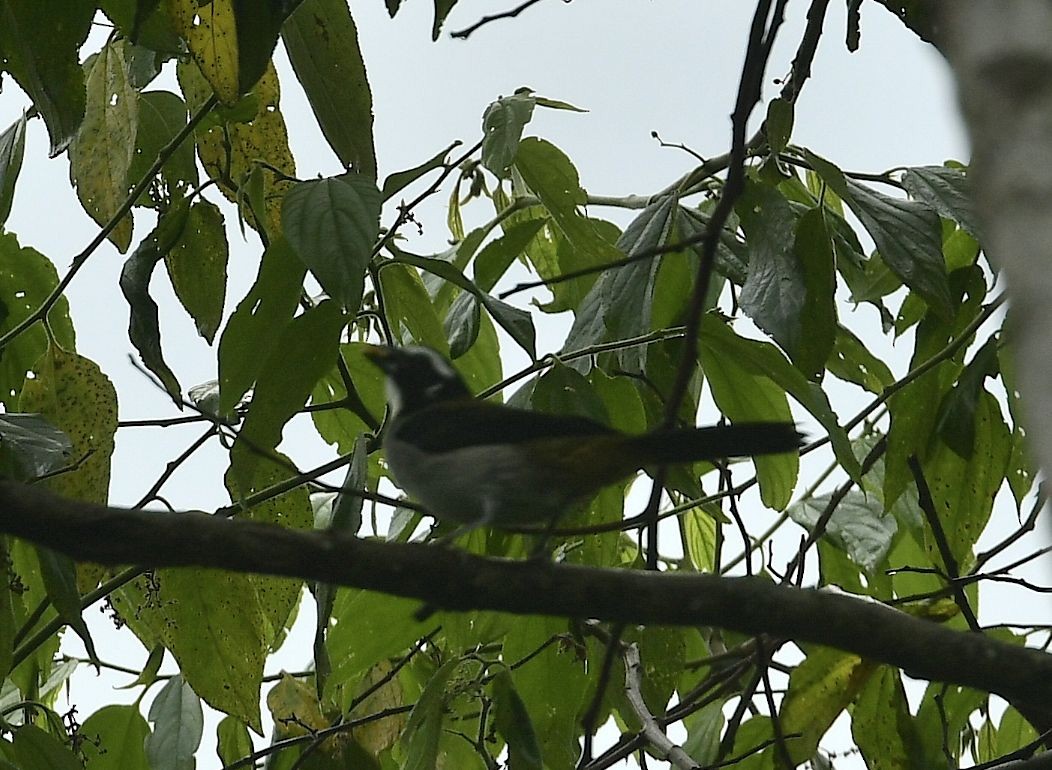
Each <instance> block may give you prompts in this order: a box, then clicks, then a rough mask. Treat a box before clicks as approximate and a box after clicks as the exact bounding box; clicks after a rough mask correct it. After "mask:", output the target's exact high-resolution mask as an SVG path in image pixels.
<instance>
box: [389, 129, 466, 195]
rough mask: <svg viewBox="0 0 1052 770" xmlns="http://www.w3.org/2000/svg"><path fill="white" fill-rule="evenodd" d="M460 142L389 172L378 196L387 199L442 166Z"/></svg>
mask: <svg viewBox="0 0 1052 770" xmlns="http://www.w3.org/2000/svg"><path fill="white" fill-rule="evenodd" d="M461 144H462V142H460V141H456V142H453V143H452V144H451V145H449V147H447V148H446V149H444V150H442V151H441V152H439V153H437V154H436V155H434V156H433V157H431V158H429V159H428V160H425V161H424V162H423V163H421V164H420V165H418V166H413V168H410V169H406V170H405V171H396V172H395V173H393V174H391V175H390V176H389V177H387V179H385V180H384V184H383V189H382V190H381V192H380V197H381V198H383V200H384V201H388V200H390V199H391V198H393V197H394V196H395V195H397V194H398V193H399V192H401V191H402V190H403V189H405V188H406V187H408V186H409V185H411V184H412V183H413V182H415V181H416V180H417V179H419V178H420V177H422V176H423V175H424V174H426V173H427V172H428V171H434V170H435V169H436V168H442V167H443V166H444V165H445V163H446V158H447V157H448V156H449V153H451V152H452V151H453V150H454V149H455V148H456V147H459V146H460V145H461Z"/></svg>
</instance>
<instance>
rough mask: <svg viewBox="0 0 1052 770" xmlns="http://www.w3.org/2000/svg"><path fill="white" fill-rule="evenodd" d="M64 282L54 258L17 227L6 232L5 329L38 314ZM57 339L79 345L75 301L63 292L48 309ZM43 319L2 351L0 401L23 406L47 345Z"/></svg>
mask: <svg viewBox="0 0 1052 770" xmlns="http://www.w3.org/2000/svg"><path fill="white" fill-rule="evenodd" d="M56 286H58V273H57V272H56V270H55V266H54V265H53V264H52V263H51V261H50V260H49V259H48V258H47V257H45V256H44V255H43V254H41V253H40V252H39V251H36V250H35V249H31V248H29V247H28V246H27V247H20V246H19V243H18V239H17V238H16V237H15V235H14V234H12V233H0V334H6V333H8V332H10V331H11V330H12V329H13V328H14V327H15V326H17V325H18V324H20V323H22V322H23V321H24V320H25V319H26V318H28V317H29V316H30V315H32V314H34V313H35V312H36V311H37V310H38V309H39V308H40V306H41V305H42V304H43V302H44V301H45V299H46V298H47V297H48V295H49V294H51V292H52V291H53V290H54V289H55V287H56ZM48 323H49V324H50V326H51V332H52V334H54V336H55V339H56V340H58V342H59V343H60V344H61V345H62V346H63V347H65V348H66V349H68V350H72V349H74V348H75V347H76V335H75V334H74V332H73V324H72V323H71V322H70V320H69V303H68V302H67V301H66V298H65V297H64V296H62V297H59V299H58V301H57V302H56V303H55V304H54V306H53V307H52V309H51V311H50V312H49V313H48ZM47 346H48V338H47V334H46V333H45V331H44V326H43V324H39V323H38V324H34V325H33V326H31V327H29V328H28V329H26V330H25V331H23V332H22V333H21V334H19V335H18V336H17V337H15V338H14V339H12V340H11V341H9V342H8V343H7V344H6V345H5V346H4V349H3V355H0V403H3V405H4V407H5V409H6V410H7V411H9V412H11V411H17V405H18V394H19V392H20V391H21V390H22V383H23V382H24V381H25V378H26V372H28V371H29V370H30V369H31V368H32V366H33V364H34V363H36V361H37V359H39V358H40V357H41V356H42V355H44V352H45V351H46V350H47Z"/></svg>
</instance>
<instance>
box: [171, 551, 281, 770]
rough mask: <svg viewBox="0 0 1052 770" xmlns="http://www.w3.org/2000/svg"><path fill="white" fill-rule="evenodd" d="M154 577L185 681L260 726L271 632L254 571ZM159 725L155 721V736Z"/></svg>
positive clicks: (180, 571) (213, 701) (211, 701)
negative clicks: (260, 706) (261, 701)
mask: <svg viewBox="0 0 1052 770" xmlns="http://www.w3.org/2000/svg"><path fill="white" fill-rule="evenodd" d="M156 581H157V583H158V585H159V586H160V587H159V589H158V590H157V596H156V600H155V601H156V602H157V605H158V607H159V612H160V617H159V618H158V622H159V623H160V631H161V637H162V639H163V641H164V646H165V647H167V648H168V650H169V651H170V652H171V653H172V656H173V657H174V658H175V659H176V661H178V663H179V671H180V672H181V674H182V676H183V677H184V678H185V679H186V683H187V685H188V686H192V687H193V691H194V692H196V693H197V694H198V695H200V696H201V698H202V699H204V701H205V702H206V703H208V705H210V706H212V708H215V709H218V710H219V711H223V712H225V713H227V714H230V715H232V716H236V717H238V718H239V719H241V720H242V721H243V722H245V723H246V724H248V725H251V726H252V727H253V729H255V730H256V731H257V732H260V731H261V725H260V721H259V720H260V716H259V690H260V683H261V682H262V680H263V662H264V659H265V657H266V653H267V649H268V647H269V642H270V639H271V638H272V636H273V634H272V633H271V632H270V628H269V624H268V622H267V618H266V615H265V613H264V611H263V608H262V606H261V601H260V597H259V595H258V594H257V591H256V586H255V583H254V581H253V579H252V576H250V575H240V574H236V573H233V572H226V571H224V570H213V569H201V568H197V567H194V568H185V569H183V568H179V569H166V570H159V571H158V572H157V573H156ZM166 689H167V688H166ZM187 689H189V687H187ZM162 694H163V691H162ZM160 697H161V696H160V695H159V696H158V700H159V699H160ZM173 697H178V695H177V694H173ZM196 700H197V699H196V697H194V701H195V702H196ZM155 707H156V702H155ZM198 708H199V706H198ZM150 721H151V722H152V721H154V712H153V709H151V711H150ZM160 728H161V725H160V723H157V724H155V725H154V737H155V738H158V735H157V733H158V731H159V730H160ZM198 730H200V726H198ZM158 740H160V739H159V738H158ZM197 740H198V741H199V740H200V734H199V733H198V737H197ZM195 746H196V744H195ZM150 756H151V767H152V761H153V757H154V754H153V752H152V751H151V752H150Z"/></svg>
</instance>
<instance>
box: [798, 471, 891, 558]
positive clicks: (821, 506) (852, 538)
mask: <svg viewBox="0 0 1052 770" xmlns="http://www.w3.org/2000/svg"><path fill="white" fill-rule="evenodd" d="M831 499H832V495H829V494H824V495H817V496H815V497H809V498H806V499H804V500H801V501H800V502H798V503H794V504H793V505H792V506H790V507H789V511H788V513H789V517H790V518H791V519H792V520H793V521H795V522H796V523H797V524H799V525H800V526H802V527H804V528H806V529H808V530H809V531H810V530H813V529H814V525H815V523H816V522H817V521H818V519H819V517H820V516H822V515H823V514H824V513H825V510H826V508H827V507H828V506H829V503H830V501H831ZM897 531H898V525H897V523H896V521H895V517H894V516H891V515H890V514H885V513H884V506H883V504H882V502H881V500H880V499H879V498H876V497H875V496H873V495H868V496H867V495H866V494H865V493H863V492H860V491H858V490H857V489H852V490H850V491H849V492H848V493H847V495H845V496H844V498H843V499H842V500H840V501H839V502H838V503H837V506H836V509H835V510H834V511H833V515H832V518H830V519H829V521H828V523H827V524H826V528H825V532H824V535H823V536H824V537H827V538H828V539H829V542H830V543H832V544H833V545H835V546H836V547H837V548H839V549H841V550H842V551H844V552H845V553H846V554H847V555H848V556H849V557H851V560H852V561H853V562H854V563H855V564H857V565H858V566H860V567H862V569H864V570H865V571H866V572H867V573H872V572H873V571H874V569H876V568H877V567H880V566H881V565H882V564H883V563H884V559H885V558H886V557H887V555H888V550H889V549H890V548H891V541H892V538H894V537H895V533H896V532H897Z"/></svg>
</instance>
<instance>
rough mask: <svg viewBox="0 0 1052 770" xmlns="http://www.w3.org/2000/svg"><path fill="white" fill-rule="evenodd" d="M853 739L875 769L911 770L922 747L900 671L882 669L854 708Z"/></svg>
mask: <svg viewBox="0 0 1052 770" xmlns="http://www.w3.org/2000/svg"><path fill="white" fill-rule="evenodd" d="M851 737H852V738H853V739H854V741H855V745H856V746H858V749H859V751H860V752H861V753H862V757H863V759H865V760H866V767H868V768H872V770H912V768H914V767H916V766H917V763H918V757H919V747H918V746H917V735H916V727H915V724H914V721H913V717H912V715H911V714H910V707H909V703H908V702H907V701H906V691H905V688H903V686H902V678H901V677H900V676H899V672H898V671H896V670H895V669H894V668H891V667H890V666H880V667H879V668H878V669H877V671H876V672H875V673H874V675H873V676H871V677H870V678H869V679H868V681H866V683H865V685H864V686H863V687H862V689H861V691H860V692H859V694H858V698H857V699H856V700H855V705H854V708H852V709H851Z"/></svg>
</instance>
